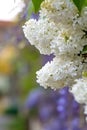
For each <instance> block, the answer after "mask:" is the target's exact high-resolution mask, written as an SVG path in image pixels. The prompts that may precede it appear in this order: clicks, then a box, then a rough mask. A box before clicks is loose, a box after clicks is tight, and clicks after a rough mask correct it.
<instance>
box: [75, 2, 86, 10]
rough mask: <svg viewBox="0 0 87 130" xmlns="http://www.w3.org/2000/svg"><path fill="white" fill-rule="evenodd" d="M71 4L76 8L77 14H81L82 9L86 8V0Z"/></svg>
mask: <svg viewBox="0 0 87 130" xmlns="http://www.w3.org/2000/svg"><path fill="white" fill-rule="evenodd" d="M73 2H74V4H75V5H76V7H77V8H78V10H79V12H81V11H82V9H83V8H84V7H86V6H87V0H73Z"/></svg>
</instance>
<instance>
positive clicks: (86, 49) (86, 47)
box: [82, 45, 87, 54]
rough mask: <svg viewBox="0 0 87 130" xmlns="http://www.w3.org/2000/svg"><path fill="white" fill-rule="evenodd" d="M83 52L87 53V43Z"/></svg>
mask: <svg viewBox="0 0 87 130" xmlns="http://www.w3.org/2000/svg"><path fill="white" fill-rule="evenodd" d="M82 54H87V45H86V46H84V48H83V51H82Z"/></svg>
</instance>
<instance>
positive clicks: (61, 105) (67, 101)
mask: <svg viewBox="0 0 87 130" xmlns="http://www.w3.org/2000/svg"><path fill="white" fill-rule="evenodd" d="M25 107H26V108H27V109H29V110H30V109H33V108H36V109H37V111H38V112H37V113H38V115H37V117H38V119H40V121H41V123H42V126H43V128H44V130H86V125H85V124H84V122H83V121H84V120H83V119H81V118H83V117H81V118H80V105H79V104H78V103H77V102H76V101H75V100H74V98H73V96H72V95H71V94H70V93H69V92H68V87H65V88H63V89H61V90H60V91H53V90H51V89H46V90H44V89H41V88H37V89H36V90H33V91H31V93H30V94H29V96H28V97H27V100H26V103H25ZM71 108H72V109H71Z"/></svg>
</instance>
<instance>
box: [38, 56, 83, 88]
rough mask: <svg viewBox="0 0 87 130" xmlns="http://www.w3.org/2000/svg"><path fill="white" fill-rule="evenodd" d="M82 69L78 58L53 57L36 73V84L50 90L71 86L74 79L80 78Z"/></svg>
mask: <svg viewBox="0 0 87 130" xmlns="http://www.w3.org/2000/svg"><path fill="white" fill-rule="evenodd" d="M82 67H83V65H82V63H81V61H80V59H78V58H77V59H73V58H71V59H67V58H66V57H64V56H61V57H55V58H54V59H53V61H51V62H48V63H47V64H46V65H45V66H44V67H42V69H41V70H39V71H38V72H37V82H38V83H39V84H40V85H41V86H44V87H45V88H47V87H51V88H52V89H59V88H61V87H64V86H67V85H72V84H73V83H74V80H75V78H79V77H81V73H82Z"/></svg>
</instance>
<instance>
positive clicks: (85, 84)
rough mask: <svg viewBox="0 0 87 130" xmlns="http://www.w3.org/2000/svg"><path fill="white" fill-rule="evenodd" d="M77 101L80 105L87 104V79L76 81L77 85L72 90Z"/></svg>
mask: <svg viewBox="0 0 87 130" xmlns="http://www.w3.org/2000/svg"><path fill="white" fill-rule="evenodd" d="M70 91H71V93H73V95H74V97H75V100H76V101H77V102H79V103H87V78H82V79H78V80H76V84H74V85H73V86H72V89H71V90H70Z"/></svg>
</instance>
